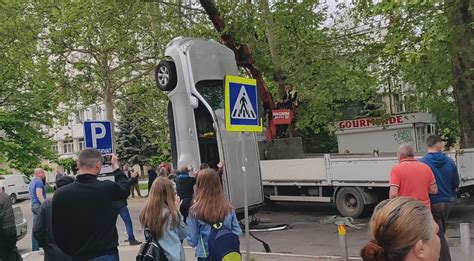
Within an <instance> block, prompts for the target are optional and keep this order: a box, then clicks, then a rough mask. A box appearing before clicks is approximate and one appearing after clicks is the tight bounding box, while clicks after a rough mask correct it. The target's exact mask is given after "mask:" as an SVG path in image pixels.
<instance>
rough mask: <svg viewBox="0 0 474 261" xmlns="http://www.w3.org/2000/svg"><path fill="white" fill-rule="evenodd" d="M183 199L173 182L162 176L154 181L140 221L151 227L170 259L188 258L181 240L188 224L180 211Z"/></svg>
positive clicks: (174, 260)
mask: <svg viewBox="0 0 474 261" xmlns="http://www.w3.org/2000/svg"><path fill="white" fill-rule="evenodd" d="M180 205H181V199H180V198H179V197H178V196H176V193H175V191H174V189H173V184H172V182H171V181H170V180H169V179H167V178H164V177H160V178H158V179H157V180H156V182H153V185H152V187H151V190H150V194H149V196H148V199H147V202H146V204H145V207H144V208H143V210H142V212H141V213H140V223H141V224H142V226H143V227H144V228H146V229H149V230H150V231H151V233H152V234H153V236H154V237H155V239H156V241H157V242H158V243H159V244H160V246H161V248H162V249H163V251H164V253H165V255H166V256H167V257H168V260H171V261H180V260H186V258H185V256H184V250H183V247H182V245H181V241H182V240H184V239H185V238H186V226H185V224H184V222H183V217H182V216H181V214H180V213H179V207H180Z"/></svg>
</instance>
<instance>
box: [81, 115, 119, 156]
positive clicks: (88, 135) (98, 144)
mask: <svg viewBox="0 0 474 261" xmlns="http://www.w3.org/2000/svg"><path fill="white" fill-rule="evenodd" d="M84 139H85V143H86V148H95V149H97V150H98V151H100V153H101V154H110V153H112V152H113V150H112V124H110V121H85V122H84Z"/></svg>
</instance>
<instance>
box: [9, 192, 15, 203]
mask: <svg viewBox="0 0 474 261" xmlns="http://www.w3.org/2000/svg"><path fill="white" fill-rule="evenodd" d="M10 201H11V203H12V204H15V203H16V195H15V194H13V193H12V194H11V195H10Z"/></svg>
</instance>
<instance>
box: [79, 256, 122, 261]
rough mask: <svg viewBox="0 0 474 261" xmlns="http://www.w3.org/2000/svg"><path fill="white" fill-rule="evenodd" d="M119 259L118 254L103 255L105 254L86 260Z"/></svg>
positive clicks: (108, 260)
mask: <svg viewBox="0 0 474 261" xmlns="http://www.w3.org/2000/svg"><path fill="white" fill-rule="evenodd" d="M119 260H120V259H119V256H118V255H105V256H99V257H94V258H91V259H89V260H87V261H119Z"/></svg>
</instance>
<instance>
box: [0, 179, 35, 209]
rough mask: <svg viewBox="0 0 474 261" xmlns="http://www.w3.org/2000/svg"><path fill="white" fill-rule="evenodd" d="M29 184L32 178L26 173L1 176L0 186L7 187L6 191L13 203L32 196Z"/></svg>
mask: <svg viewBox="0 0 474 261" xmlns="http://www.w3.org/2000/svg"><path fill="white" fill-rule="evenodd" d="M28 184H30V179H29V178H28V177H26V176H24V175H2V176H0V187H4V188H5V193H6V194H7V195H9V196H10V200H11V202H12V204H15V203H16V202H17V200H19V199H29V198H30V193H29V191H28Z"/></svg>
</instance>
